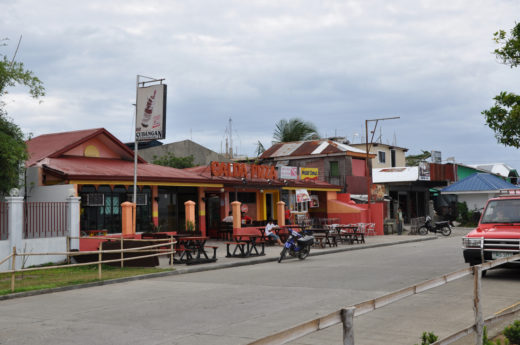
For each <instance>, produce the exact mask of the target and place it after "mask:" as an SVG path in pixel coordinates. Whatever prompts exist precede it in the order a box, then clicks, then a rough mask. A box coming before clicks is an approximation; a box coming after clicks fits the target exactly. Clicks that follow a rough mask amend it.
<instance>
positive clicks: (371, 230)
mask: <svg viewBox="0 0 520 345" xmlns="http://www.w3.org/2000/svg"><path fill="white" fill-rule="evenodd" d="M375 228H376V224H375V223H369V224H367V226H366V228H365V235H367V236H375V235H376V229H375Z"/></svg>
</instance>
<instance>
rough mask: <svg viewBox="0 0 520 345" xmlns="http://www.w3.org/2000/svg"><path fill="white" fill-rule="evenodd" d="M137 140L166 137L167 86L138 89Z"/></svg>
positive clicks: (158, 85)
mask: <svg viewBox="0 0 520 345" xmlns="http://www.w3.org/2000/svg"><path fill="white" fill-rule="evenodd" d="M135 120H136V122H135V139H136V141H146V140H153V139H164V138H165V137H166V85H165V84H156V85H151V86H146V87H140V88H138V89H137V108H136V116H135Z"/></svg>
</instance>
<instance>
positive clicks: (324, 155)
mask: <svg viewBox="0 0 520 345" xmlns="http://www.w3.org/2000/svg"><path fill="white" fill-rule="evenodd" d="M370 158H374V155H372V154H370ZM258 159H259V161H260V162H261V163H262V164H272V165H275V166H277V167H279V166H293V167H298V168H314V169H317V176H316V178H317V179H318V180H321V181H324V182H328V183H330V184H333V185H338V186H341V187H342V189H343V192H345V193H351V194H367V186H368V183H369V179H370V172H371V171H372V167H371V166H370V162H369V164H368V174H367V171H366V164H365V162H366V152H365V151H364V150H362V149H359V148H356V147H352V146H350V145H347V144H343V143H341V142H337V141H333V140H330V139H320V140H309V141H295V142H289V143H278V144H274V145H273V146H271V147H270V148H269V149H267V150H266V151H265V152H264V153H262V154H261V155H260V156H259V157H258ZM367 175H368V176H367Z"/></svg>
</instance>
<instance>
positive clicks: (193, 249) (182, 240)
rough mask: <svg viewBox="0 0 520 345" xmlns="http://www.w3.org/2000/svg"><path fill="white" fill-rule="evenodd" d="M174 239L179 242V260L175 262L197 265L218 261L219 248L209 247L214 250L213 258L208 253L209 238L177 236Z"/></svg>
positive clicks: (177, 249)
mask: <svg viewBox="0 0 520 345" xmlns="http://www.w3.org/2000/svg"><path fill="white" fill-rule="evenodd" d="M174 237H175V239H176V241H177V245H176V254H178V258H177V259H175V258H174V262H177V263H185V264H187V265H195V264H202V263H208V262H215V261H217V248H218V247H214V246H211V247H208V248H212V249H213V256H212V257H209V256H208V253H207V251H206V241H207V240H208V237H203V236H183V235H176V236H174Z"/></svg>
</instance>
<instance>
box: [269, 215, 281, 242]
mask: <svg viewBox="0 0 520 345" xmlns="http://www.w3.org/2000/svg"><path fill="white" fill-rule="evenodd" d="M274 228H276V224H274V222H273V220H272V219H269V220H268V221H267V225H266V226H265V236H266V237H267V238H270V239H272V240H276V242H278V244H279V245H280V246H283V243H282V241H281V240H280V236H278V235H277V234H275V233H274V232H273V231H272V230H273V229H274Z"/></svg>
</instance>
